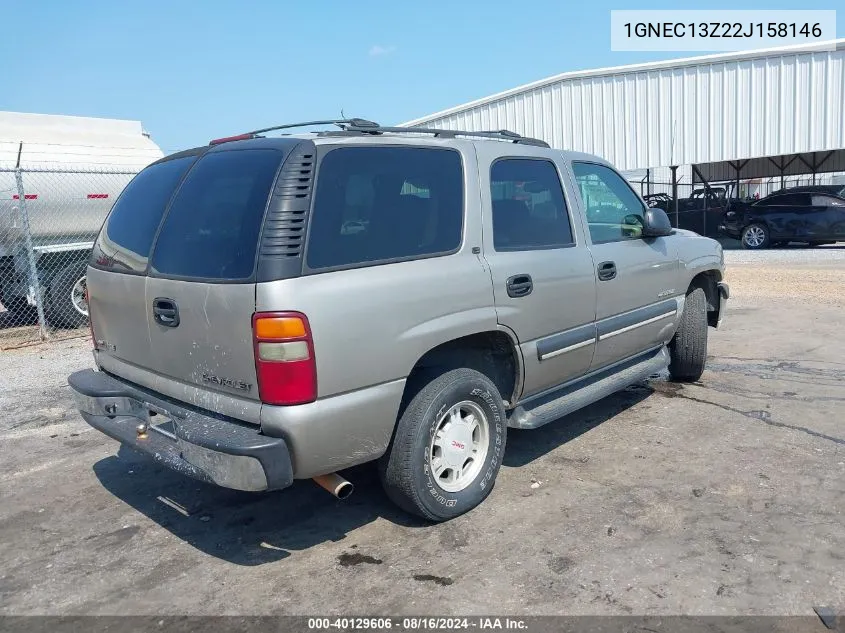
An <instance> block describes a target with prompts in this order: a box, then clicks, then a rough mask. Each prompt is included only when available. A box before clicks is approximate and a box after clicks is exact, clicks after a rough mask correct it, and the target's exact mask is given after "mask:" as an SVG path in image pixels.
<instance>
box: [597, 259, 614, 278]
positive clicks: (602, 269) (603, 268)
mask: <svg viewBox="0 0 845 633" xmlns="http://www.w3.org/2000/svg"><path fill="white" fill-rule="evenodd" d="M598 271H599V281H610V280H611V279H613V278H614V277H616V264H615V263H614V262H602V263H601V264H599V266H598Z"/></svg>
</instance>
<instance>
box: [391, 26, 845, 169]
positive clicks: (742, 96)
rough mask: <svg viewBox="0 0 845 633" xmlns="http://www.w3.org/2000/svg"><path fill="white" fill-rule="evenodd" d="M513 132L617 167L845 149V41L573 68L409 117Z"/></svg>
mask: <svg viewBox="0 0 845 633" xmlns="http://www.w3.org/2000/svg"><path fill="white" fill-rule="evenodd" d="M405 125H426V126H430V127H443V128H447V129H465V130H482V129H487V130H489V129H502V128H505V129H510V130H513V131H515V132H519V133H520V134H524V135H528V136H534V137H538V138H542V139H544V140H546V141H548V142H549V143H550V144H551V145H552V146H553V147H557V148H561V149H564V148H565V149H571V150H577V151H584V152H589V153H592V154H598V155H601V156H603V157H604V158H606V159H608V160H610V161H611V162H612V163H614V164H615V165H616V166H617V167H618V168H619V169H623V170H633V169H642V168H646V167H659V166H667V165H685V164H690V163H707V162H715V161H722V160H735V159H744V158H752V157H758V156H772V155H780V154H792V153H798V152H807V151H820V150H829V149H835V148H843V147H845V40H838V41H837V44H836V49H835V50H827V51H820V50H818V47H815V49H813V47H804V48H803V49H801V48H794V47H793V48H791V49H782V50H779V51H777V50H774V49H772V50H769V51H759V52H744V53H728V54H724V55H713V56H708V57H704V58H698V59H697V60H676V61H670V62H658V63H654V64H642V65H638V66H629V67H620V68H616V69H605V70H598V71H586V72H576V73H566V74H565V75H560V76H558V77H556V78H551V79H549V80H544V81H541V82H536V83H534V84H530V85H528V86H525V87H524V88H519V89H514V90H511V91H508V92H505V93H502V94H501V95H494V96H493V97H490V98H488V99H482V100H479V101H477V102H473V103H471V104H467V105H466V106H459V107H457V108H452V109H451V110H446V111H444V112H442V113H438V114H435V115H431V116H430V117H424V118H422V119H417V120H414V121H410V122H408V123H406V124H405Z"/></svg>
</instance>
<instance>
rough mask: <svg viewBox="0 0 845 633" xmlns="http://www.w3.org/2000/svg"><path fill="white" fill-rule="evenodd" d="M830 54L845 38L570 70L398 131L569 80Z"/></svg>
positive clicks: (844, 45)
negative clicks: (802, 55) (770, 58)
mask: <svg viewBox="0 0 845 633" xmlns="http://www.w3.org/2000/svg"><path fill="white" fill-rule="evenodd" d="M833 50H845V38H840V39H835V40H824V41H821V42H814V43H812V44H793V45H790V46H778V47H773V48H759V49H753V50H746V51H728V52H724V53H715V54H709V55H699V56H696V57H681V58H676V59H665V60H660V61H656V62H644V63H639V64H627V65H624V66H607V67H604V68H594V69H588V70H571V71H567V72H564V73H560V74H558V75H553V76H552V77H546V78H545V79H538V80H536V81H532V82H530V83H527V84H523V85H521V86H517V87H516V88H510V89H509V90H505V91H502V92H497V93H496V94H493V95H490V96H488V97H482V98H480V99H475V100H474V101H469V102H467V103H464V104H461V105H457V106H453V107H451V108H447V109H445V110H440V111H439V112H435V113H434V114H429V115H426V116H423V117H419V118H417V119H412V120H411V121H406V122H405V123H399V124H398V126H399V127H412V126H414V125H420V124H421V123H428V122H431V121H434V120H436V119H440V118H442V117H446V116H449V115H452V114H456V113H458V112H462V111H465V110H469V109H471V108H475V107H478V106H481V105H486V104H488V103H493V102H495V101H499V100H501V99H505V98H507V97H510V96H513V95H515V94H520V93H525V92H529V91H531V90H536V89H537V88H542V87H544V86H548V85H550V84H554V83H557V82H560V81H564V80H569V79H582V78H587V77H602V76H608V75H618V74H623V73H637V72H648V71H653V70H666V69H670V68H678V67H684V66H694V65H697V64H712V63H719V62H731V61H741V60H746V59H756V58H760V57H771V56H773V55H794V54H798V53H814V52H820V53H821V52H826V51H833Z"/></svg>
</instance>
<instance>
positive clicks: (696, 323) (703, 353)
mask: <svg viewBox="0 0 845 633" xmlns="http://www.w3.org/2000/svg"><path fill="white" fill-rule="evenodd" d="M669 359H670V360H669V374H670V375H671V376H672V380H675V381H677V382H695V381H696V380H698V379H699V378H701V374H703V373H704V365H705V363H706V362H707V297H706V296H705V294H704V289H703V288H693V289H691V290H690V291H688V292H687V297H686V301H685V302H684V311H683V313H682V314H681V323H680V325H679V326H678V330H677V332H675V336H674V337H672V340H671V341H670V342H669Z"/></svg>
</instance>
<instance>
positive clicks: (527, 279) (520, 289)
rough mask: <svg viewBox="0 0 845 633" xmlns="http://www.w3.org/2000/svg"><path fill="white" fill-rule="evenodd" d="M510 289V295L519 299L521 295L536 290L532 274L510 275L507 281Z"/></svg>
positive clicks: (524, 295)
mask: <svg viewBox="0 0 845 633" xmlns="http://www.w3.org/2000/svg"><path fill="white" fill-rule="evenodd" d="M506 285H507V289H508V296H509V297H513V298H514V299H517V298H519V297H527V296H528V295H530V294H531V291H532V290H534V282H533V281H532V280H531V275H526V274H522V275H514V276H513V277H508V280H507V282H506Z"/></svg>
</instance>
